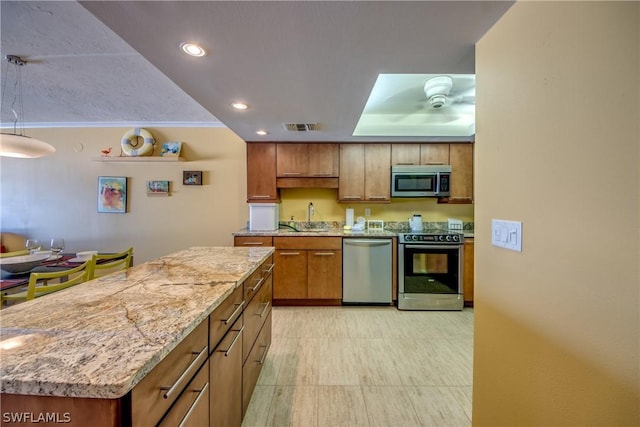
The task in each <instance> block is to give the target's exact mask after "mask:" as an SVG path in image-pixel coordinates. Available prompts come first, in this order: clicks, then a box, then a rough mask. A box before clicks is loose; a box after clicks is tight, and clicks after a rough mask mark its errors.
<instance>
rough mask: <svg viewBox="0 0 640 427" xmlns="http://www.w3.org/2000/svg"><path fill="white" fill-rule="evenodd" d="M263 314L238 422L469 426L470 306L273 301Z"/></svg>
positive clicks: (300, 426) (250, 424) (249, 424)
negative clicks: (261, 341) (266, 333)
mask: <svg viewBox="0 0 640 427" xmlns="http://www.w3.org/2000/svg"><path fill="white" fill-rule="evenodd" d="M272 316H273V319H272V320H273V338H272V343H271V348H270V350H269V354H268V356H267V359H266V361H265V365H264V367H263V369H262V372H261V374H260V378H259V379H258V385H257V386H256V389H255V391H254V393H253V397H252V399H251V403H250V404H249V408H248V409H247V414H246V416H245V418H244V421H243V426H244V427H253V426H297V427H303V426H331V427H334V426H402V427H408V426H454V427H463V426H470V425H471V381H472V360H473V310H472V309H465V310H463V311H461V312H458V311H398V310H397V309H395V308H393V307H274V308H273V315H272Z"/></svg>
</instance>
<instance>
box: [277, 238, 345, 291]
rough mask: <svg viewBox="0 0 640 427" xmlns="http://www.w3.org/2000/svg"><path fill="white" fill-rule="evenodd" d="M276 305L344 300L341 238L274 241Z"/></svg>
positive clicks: (280, 239)
mask: <svg viewBox="0 0 640 427" xmlns="http://www.w3.org/2000/svg"><path fill="white" fill-rule="evenodd" d="M273 244H274V246H275V247H276V253H275V257H274V263H275V268H274V274H273V299H274V304H280V303H284V302H285V301H286V300H298V301H299V300H315V301H326V302H327V303H334V304H338V303H340V301H341V300H342V238H341V237H274V238H273Z"/></svg>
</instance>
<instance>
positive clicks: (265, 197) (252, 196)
mask: <svg viewBox="0 0 640 427" xmlns="http://www.w3.org/2000/svg"><path fill="white" fill-rule="evenodd" d="M249 198H250V199H270V198H271V196H269V195H267V196H263V195H259V194H258V195H255V194H252V195H251V196H249Z"/></svg>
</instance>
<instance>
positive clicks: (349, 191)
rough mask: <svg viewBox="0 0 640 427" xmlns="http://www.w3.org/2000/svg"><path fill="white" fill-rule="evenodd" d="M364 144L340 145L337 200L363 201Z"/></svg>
mask: <svg viewBox="0 0 640 427" xmlns="http://www.w3.org/2000/svg"><path fill="white" fill-rule="evenodd" d="M364 147H365V145H364V144H340V178H339V187H338V199H339V200H341V201H345V202H348V201H363V200H364V182H365V181H364V178H365V176H364V173H365V172H364V171H365V166H364V152H365V150H364Z"/></svg>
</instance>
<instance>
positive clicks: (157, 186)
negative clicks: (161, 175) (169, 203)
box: [147, 181, 169, 196]
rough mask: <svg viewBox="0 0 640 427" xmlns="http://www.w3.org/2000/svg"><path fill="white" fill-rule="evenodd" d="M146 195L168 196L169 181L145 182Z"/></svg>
mask: <svg viewBox="0 0 640 427" xmlns="http://www.w3.org/2000/svg"><path fill="white" fill-rule="evenodd" d="M147 194H152V195H158V196H168V195H169V181H147Z"/></svg>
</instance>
